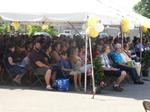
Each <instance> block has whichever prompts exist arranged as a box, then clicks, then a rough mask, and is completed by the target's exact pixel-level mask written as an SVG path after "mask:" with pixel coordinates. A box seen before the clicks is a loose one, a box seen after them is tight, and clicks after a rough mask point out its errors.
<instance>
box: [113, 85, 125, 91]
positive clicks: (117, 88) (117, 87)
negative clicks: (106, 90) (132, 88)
mask: <svg viewBox="0 0 150 112" xmlns="http://www.w3.org/2000/svg"><path fill="white" fill-rule="evenodd" d="M113 90H114V91H116V92H122V91H123V88H121V87H119V86H116V87H113Z"/></svg>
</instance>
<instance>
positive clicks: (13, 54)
mask: <svg viewBox="0 0 150 112" xmlns="http://www.w3.org/2000/svg"><path fill="white" fill-rule="evenodd" d="M9 57H11V58H12V60H13V62H14V63H17V61H16V55H15V52H11V51H8V52H7V54H6V57H5V62H6V65H7V67H8V68H11V67H13V66H14V65H11V64H10V63H9V61H8V58H9Z"/></svg>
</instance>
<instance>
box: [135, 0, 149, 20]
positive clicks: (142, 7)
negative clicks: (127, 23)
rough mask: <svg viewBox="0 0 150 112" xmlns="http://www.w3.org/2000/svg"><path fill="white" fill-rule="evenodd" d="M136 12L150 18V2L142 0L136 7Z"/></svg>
mask: <svg viewBox="0 0 150 112" xmlns="http://www.w3.org/2000/svg"><path fill="white" fill-rule="evenodd" d="M134 10H135V11H136V12H137V13H139V14H141V15H143V16H145V17H148V18H150V0H141V1H140V2H138V3H137V4H136V5H135V6H134Z"/></svg>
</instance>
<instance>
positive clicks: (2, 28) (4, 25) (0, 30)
mask: <svg viewBox="0 0 150 112" xmlns="http://www.w3.org/2000/svg"><path fill="white" fill-rule="evenodd" d="M8 27H10V26H9V23H7V22H5V23H1V24H0V34H6V33H7V29H8Z"/></svg>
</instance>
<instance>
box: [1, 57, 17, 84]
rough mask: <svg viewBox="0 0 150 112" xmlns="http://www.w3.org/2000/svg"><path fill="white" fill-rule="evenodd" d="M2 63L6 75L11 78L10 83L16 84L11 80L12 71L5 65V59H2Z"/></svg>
mask: <svg viewBox="0 0 150 112" xmlns="http://www.w3.org/2000/svg"><path fill="white" fill-rule="evenodd" d="M2 63H3V66H4V69H5V71H6V73H7V74H8V76H9V79H10V80H11V83H12V84H13V85H16V84H15V83H14V82H13V75H12V73H11V72H10V71H9V69H8V67H7V64H6V62H5V59H3V60H2Z"/></svg>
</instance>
